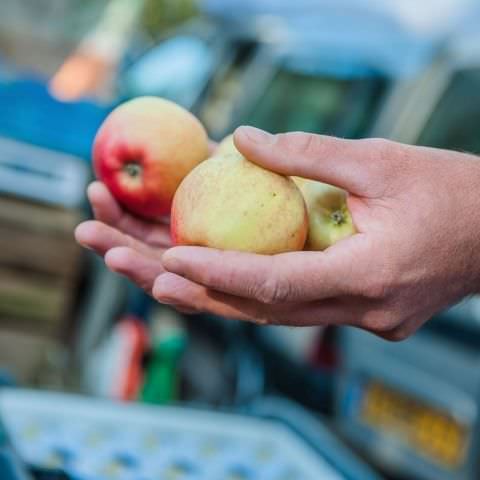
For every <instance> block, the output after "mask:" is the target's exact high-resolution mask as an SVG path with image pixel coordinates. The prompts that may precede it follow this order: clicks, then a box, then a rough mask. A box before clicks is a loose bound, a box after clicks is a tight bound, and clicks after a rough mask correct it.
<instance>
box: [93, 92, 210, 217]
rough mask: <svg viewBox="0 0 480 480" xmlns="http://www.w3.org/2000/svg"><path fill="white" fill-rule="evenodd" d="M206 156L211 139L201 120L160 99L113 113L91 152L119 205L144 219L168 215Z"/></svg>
mask: <svg viewBox="0 0 480 480" xmlns="http://www.w3.org/2000/svg"><path fill="white" fill-rule="evenodd" d="M207 157H208V137H207V134H206V132H205V129H204V128H203V126H202V125H201V123H200V122H199V121H198V119H197V118H195V117H194V116H193V115H192V114H191V113H190V112H188V111H187V110H185V109H183V108H182V107H180V106H179V105H176V104H175V103H172V102H170V101H168V100H164V99H161V98H157V97H140V98H136V99H134V100H130V101H128V102H126V103H124V104H122V105H120V106H119V107H117V108H116V109H115V110H113V111H112V112H111V113H110V115H109V116H108V117H107V118H106V119H105V121H104V123H103V124H102V126H101V127H100V130H99V131H98V133H97V136H96V138H95V142H94V147H93V162H94V169H95V173H96V175H97V177H98V178H99V179H100V180H101V181H102V182H104V183H105V184H106V186H107V187H108V189H109V190H110V191H111V193H112V194H113V196H114V197H115V198H116V199H117V200H118V202H119V203H120V204H121V205H123V206H124V207H125V208H126V209H127V210H129V211H131V212H132V213H135V214H137V215H139V216H142V217H145V218H156V217H160V216H163V215H168V214H169V213H170V208H171V205H172V200H173V195H174V194H175V191H176V190H177V187H178V186H179V185H180V182H181V181H182V180H183V178H184V177H185V176H186V175H187V174H188V173H189V172H190V171H191V170H192V169H193V168H194V167H195V166H196V165H198V164H199V163H200V162H202V161H203V160H205V159H206V158H207Z"/></svg>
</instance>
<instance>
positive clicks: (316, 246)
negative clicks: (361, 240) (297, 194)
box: [293, 177, 355, 250]
mask: <svg viewBox="0 0 480 480" xmlns="http://www.w3.org/2000/svg"><path fill="white" fill-rule="evenodd" d="M293 180H294V181H295V183H296V184H297V186H298V187H299V188H300V191H301V192H302V195H303V198H304V199H305V203H306V205H307V211H308V217H309V226H308V237H307V242H306V244H305V249H306V250H325V249H326V248H328V247H330V246H331V245H333V244H334V243H336V242H338V241H340V240H342V239H344V238H347V237H350V236H351V235H353V234H354V233H355V226H354V225H353V221H352V216H351V214H350V211H349V210H348V207H347V202H346V199H347V193H346V192H345V191H344V190H342V189H341V188H337V187H334V186H332V185H328V184H326V183H321V182H317V181H315V180H308V179H305V178H300V177H293Z"/></svg>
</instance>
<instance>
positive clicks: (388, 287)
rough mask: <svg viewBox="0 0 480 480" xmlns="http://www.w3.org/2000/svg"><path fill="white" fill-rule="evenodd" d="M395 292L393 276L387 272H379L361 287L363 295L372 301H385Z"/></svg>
mask: <svg viewBox="0 0 480 480" xmlns="http://www.w3.org/2000/svg"><path fill="white" fill-rule="evenodd" d="M394 291H395V281H394V276H393V275H392V274H391V273H390V272H388V271H384V272H379V273H378V274H376V275H373V276H371V277H370V278H369V279H367V280H366V281H365V283H364V285H363V294H364V296H366V297H367V298H371V299H373V300H386V299H388V298H390V297H391V296H392V295H393V293H394Z"/></svg>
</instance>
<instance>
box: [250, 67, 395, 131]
mask: <svg viewBox="0 0 480 480" xmlns="http://www.w3.org/2000/svg"><path fill="white" fill-rule="evenodd" d="M385 85H386V82H385V81H384V80H383V79H380V78H376V77H366V78H354V79H340V78H334V77H328V76H316V75H308V74H303V73H298V72H295V71H289V70H279V71H278V72H277V74H276V76H275V77H274V79H273V81H272V83H271V84H270V86H269V87H268V89H267V90H266V91H265V94H264V95H263V97H262V99H261V100H260V102H259V103H258V104H257V105H256V108H255V110H254V111H253V112H251V114H250V116H249V118H247V119H246V122H247V123H249V124H251V125H254V126H257V127H259V128H263V129H266V130H268V131H271V132H274V133H279V132H286V131H294V130H301V131H306V132H315V133H323V134H329V135H337V136H342V137H349V138H358V137H362V136H365V135H366V134H367V131H368V129H369V128H370V127H371V125H372V122H373V121H374V118H375V116H376V113H377V110H378V106H379V104H380V102H381V99H382V96H383V93H384V91H385Z"/></svg>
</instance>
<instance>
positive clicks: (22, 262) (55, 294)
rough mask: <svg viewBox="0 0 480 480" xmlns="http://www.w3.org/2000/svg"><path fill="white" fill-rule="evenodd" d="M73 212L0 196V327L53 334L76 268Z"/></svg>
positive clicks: (67, 305)
mask: <svg viewBox="0 0 480 480" xmlns="http://www.w3.org/2000/svg"><path fill="white" fill-rule="evenodd" d="M80 220H81V214H80V213H79V212H78V211H75V210H65V209H62V208H58V207H52V206H47V205H40V204H36V203H34V202H29V201H25V200H20V199H14V198H11V197H0V328H2V327H5V326H6V327H8V328H13V329H15V330H19V331H29V332H38V333H39V334H41V335H46V336H57V335H59V334H60V333H61V332H62V329H63V327H64V320H65V319H66V318H68V316H69V313H70V310H71V306H72V300H73V299H74V296H75V295H74V289H75V285H76V280H77V277H78V273H79V268H80V265H81V263H80V259H81V249H80V247H79V246H78V245H77V244H76V242H75V239H74V236H73V231H74V228H75V226H76V225H77V224H78V223H79V221H80Z"/></svg>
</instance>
